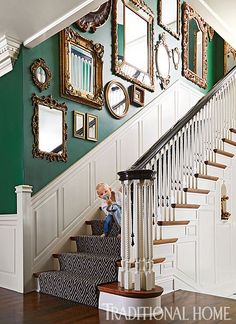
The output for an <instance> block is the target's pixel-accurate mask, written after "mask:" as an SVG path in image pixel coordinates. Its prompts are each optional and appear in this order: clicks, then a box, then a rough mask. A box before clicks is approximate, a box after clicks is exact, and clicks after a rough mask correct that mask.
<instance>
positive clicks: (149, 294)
mask: <svg viewBox="0 0 236 324" xmlns="http://www.w3.org/2000/svg"><path fill="white" fill-rule="evenodd" d="M97 288H98V290H99V291H100V292H105V293H109V294H113V295H119V296H124V297H130V298H154V297H158V296H160V295H161V294H162V293H163V288H162V287H159V286H155V288H153V289H152V290H140V291H139V290H134V289H129V290H128V289H124V288H121V287H120V285H119V283H118V282H112V283H108V284H102V285H99V286H97Z"/></svg>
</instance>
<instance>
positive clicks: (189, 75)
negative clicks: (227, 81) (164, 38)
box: [182, 3, 208, 89]
mask: <svg viewBox="0 0 236 324" xmlns="http://www.w3.org/2000/svg"><path fill="white" fill-rule="evenodd" d="M192 18H193V19H195V20H196V21H197V22H198V26H199V28H200V30H201V31H202V78H201V77H199V76H198V75H197V74H196V73H194V72H193V71H191V70H190V69H189V48H188V44H189V40H188V39H189V20H190V19H192ZM207 38H208V36H207V24H206V22H205V21H204V20H203V18H202V17H200V16H199V15H198V13H196V11H195V10H194V9H193V8H192V7H190V6H189V5H188V4H187V3H183V14H182V48H183V51H182V61H183V71H182V72H183V75H184V77H185V78H186V79H188V80H190V81H192V82H193V83H195V84H197V85H198V86H199V87H201V88H204V89H205V88H207V80H206V79H207V42H208V39H207Z"/></svg>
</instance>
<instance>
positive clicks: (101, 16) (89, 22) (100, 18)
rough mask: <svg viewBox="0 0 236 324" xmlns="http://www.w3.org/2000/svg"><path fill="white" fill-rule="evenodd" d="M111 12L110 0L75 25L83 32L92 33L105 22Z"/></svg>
mask: <svg viewBox="0 0 236 324" xmlns="http://www.w3.org/2000/svg"><path fill="white" fill-rule="evenodd" d="M110 12H111V0H109V1H107V2H105V3H103V4H102V5H101V6H100V7H99V8H98V9H97V10H95V11H91V12H90V13H88V14H87V15H85V16H84V17H82V18H80V19H79V20H77V21H76V22H75V23H76V25H77V26H78V27H79V29H80V30H81V31H83V32H90V33H94V32H95V31H96V29H97V28H98V27H101V26H102V25H103V24H105V22H106V21H107V19H108V17H109V15H110Z"/></svg>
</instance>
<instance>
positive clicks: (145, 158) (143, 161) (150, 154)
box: [130, 67, 236, 170]
mask: <svg viewBox="0 0 236 324" xmlns="http://www.w3.org/2000/svg"><path fill="white" fill-rule="evenodd" d="M235 72H236V67H234V68H233V69H231V70H230V71H229V72H228V73H227V74H226V76H225V77H224V78H223V79H221V80H219V81H218V82H217V83H216V84H215V85H214V87H213V88H212V89H211V90H210V91H209V92H208V93H207V94H206V95H205V96H204V97H203V98H201V99H200V100H199V101H198V102H197V103H196V105H195V106H193V108H192V109H190V110H189V111H188V112H187V114H186V115H184V116H183V118H181V119H180V120H179V121H178V122H177V123H176V124H175V125H174V126H173V127H172V128H170V129H169V130H168V131H167V132H166V133H165V134H164V135H163V136H162V137H161V138H160V139H159V140H158V141H157V142H156V143H155V144H153V146H152V147H151V148H150V149H149V150H148V151H147V152H146V153H144V154H143V155H142V156H141V157H140V158H139V159H138V160H137V161H136V162H135V163H134V164H133V165H132V166H131V168H130V170H141V169H143V168H144V167H145V166H146V165H147V164H148V163H149V162H150V160H151V159H152V158H154V157H155V156H156V155H157V153H158V152H160V150H161V149H162V148H163V147H164V146H165V145H166V144H167V143H168V142H169V141H170V140H171V139H172V138H173V136H174V135H176V134H177V133H178V132H179V131H180V130H181V129H182V128H183V126H184V125H186V124H187V123H188V122H189V121H190V120H191V119H192V118H193V117H194V116H195V115H196V114H197V113H198V112H199V111H200V110H201V109H202V108H203V107H204V106H205V104H206V103H207V102H208V101H209V100H210V99H211V98H212V97H213V96H214V95H215V94H216V93H217V92H218V91H219V90H220V89H221V88H222V87H223V86H224V85H225V84H226V83H227V82H228V81H229V80H230V79H231V77H232V76H233V75H234V74H235Z"/></svg>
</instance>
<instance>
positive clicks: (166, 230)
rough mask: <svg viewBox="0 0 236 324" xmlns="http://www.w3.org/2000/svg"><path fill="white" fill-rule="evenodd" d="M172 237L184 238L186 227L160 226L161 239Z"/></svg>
mask: <svg viewBox="0 0 236 324" xmlns="http://www.w3.org/2000/svg"><path fill="white" fill-rule="evenodd" d="M172 237H178V238H182V237H186V226H184V225H176V226H161V238H162V239H169V238H172Z"/></svg>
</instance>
